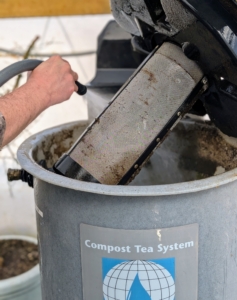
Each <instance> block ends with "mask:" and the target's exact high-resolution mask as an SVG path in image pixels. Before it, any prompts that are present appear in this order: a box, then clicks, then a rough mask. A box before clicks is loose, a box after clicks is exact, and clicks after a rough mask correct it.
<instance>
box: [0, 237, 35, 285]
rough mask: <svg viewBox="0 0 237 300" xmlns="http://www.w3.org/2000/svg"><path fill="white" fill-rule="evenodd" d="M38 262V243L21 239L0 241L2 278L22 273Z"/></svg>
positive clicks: (0, 277)
mask: <svg viewBox="0 0 237 300" xmlns="http://www.w3.org/2000/svg"><path fill="white" fill-rule="evenodd" d="M37 263H38V247H37V245H35V244H32V243H29V242H25V241H21V240H2V241H0V280H2V279H8V278H10V277H14V276H17V275H20V274H22V273H24V272H26V271H28V270H30V269H31V268H33V267H34V266H35V265H36V264H37Z"/></svg>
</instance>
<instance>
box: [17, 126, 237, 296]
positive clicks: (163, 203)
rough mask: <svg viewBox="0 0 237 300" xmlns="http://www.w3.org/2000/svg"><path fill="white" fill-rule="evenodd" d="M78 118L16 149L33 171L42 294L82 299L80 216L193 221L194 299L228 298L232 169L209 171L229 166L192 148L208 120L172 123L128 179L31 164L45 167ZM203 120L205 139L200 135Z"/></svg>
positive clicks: (233, 245)
mask: <svg viewBox="0 0 237 300" xmlns="http://www.w3.org/2000/svg"><path fill="white" fill-rule="evenodd" d="M85 126H86V123H83V122H81V123H79V124H78V123H72V124H67V125H62V126H59V127H56V128H53V129H49V130H46V131H43V132H42V133H40V134H37V135H35V136H32V137H31V138H29V139H28V140H26V141H25V142H24V143H23V144H22V145H21V147H20V148H19V151H18V159H19V162H20V164H21V166H22V167H23V168H24V169H25V170H27V171H28V172H29V173H30V174H32V175H33V176H34V177H35V180H34V184H35V187H34V190H35V201H36V210H37V212H38V213H37V228H38V237H39V247H40V253H41V273H42V294H43V299H47V300H56V299H57V300H65V299H75V300H76V299H77V300H82V299H83V294H82V293H83V286H82V276H81V248H80V231H79V225H80V224H81V223H84V224H89V225H94V226H100V227H106V228H113V229H126V230H128V229H130V230H144V229H158V228H171V227H177V226H184V225H189V224H194V223H197V224H199V250H198V252H199V259H198V281H199V282H198V299H199V300H203V299H212V300H236V295H237V284H236V278H237V264H236V261H237V235H236V233H237V197H236V192H237V182H236V179H237V169H236V168H234V169H232V170H230V171H227V172H225V173H223V174H221V175H217V176H213V175H214V173H218V170H219V169H220V168H219V167H221V168H222V170H224V169H225V168H226V169H228V168H231V167H230V165H228V163H230V162H228V163H227V165H226V166H224V167H223V165H222V166H221V165H220V162H218V160H217V161H211V162H210V161H209V160H208V159H207V158H205V157H201V156H200V151H201V150H202V151H204V150H205V149H207V148H208V145H207V144H209V146H211V140H210V141H209V140H208V139H209V138H210V139H211V137H212V135H213V131H212V130H213V129H212V127H207V125H204V124H198V123H194V122H189V121H185V122H182V123H181V124H179V125H178V127H177V129H175V131H174V132H173V133H172V134H171V135H170V137H169V138H168V139H167V141H166V142H165V143H164V144H163V145H162V146H161V148H160V149H158V150H157V151H156V153H155V154H154V155H153V157H152V159H151V161H150V163H149V164H147V166H146V167H145V168H144V170H142V172H141V173H140V174H139V176H138V177H137V178H136V180H135V181H134V182H133V183H132V185H130V186H105V185H100V184H93V183H87V182H79V181H76V180H72V179H69V178H65V177H62V176H59V175H56V174H54V173H52V172H49V171H47V170H45V169H44V168H42V167H40V166H39V165H38V163H37V162H39V161H40V160H41V159H45V160H46V162H47V166H48V167H51V166H52V165H53V163H54V162H55V161H56V160H57V159H58V158H59V156H60V155H61V154H62V153H63V152H65V151H66V150H67V149H68V148H69V146H70V145H72V143H73V141H74V140H75V139H76V138H77V137H78V136H79V135H80V134H81V133H82V132H83V130H84V129H85ZM208 128H210V132H211V133H210V134H209V136H205V138H204V140H206V141H207V144H206V145H205V144H203V143H202V142H203V141H201V140H200V137H202V136H203V135H204V133H205V132H206V130H207V131H208V130H209V129H208ZM197 132H199V133H198V134H196V133H197ZM214 142H215V140H214ZM212 146H213V147H212V149H213V151H214V153H215V154H216V153H220V154H221V153H223V149H222V148H221V147H222V145H221V144H220V143H219V141H218V140H217V143H216V144H215V143H214V145H212ZM205 147H206V148H205ZM227 150H228V149H227ZM227 150H226V151H227ZM231 151H232V152H231V153H232V154H233V155H234V153H235V152H234V151H235V149H232V150H231ZM204 152H205V151H204ZM220 156H221V155H220ZM215 157H218V155H215ZM234 159H235V157H234V156H233V157H232V161H234ZM221 163H223V161H222V162H221ZM204 177H207V178H204ZM201 178H204V179H201ZM197 179H200V180H197ZM92 284H93V283H92ZM92 300H94V299H92ZM178 300H179V299H178ZM182 300H184V299H182ZM189 300H190V299H189Z"/></svg>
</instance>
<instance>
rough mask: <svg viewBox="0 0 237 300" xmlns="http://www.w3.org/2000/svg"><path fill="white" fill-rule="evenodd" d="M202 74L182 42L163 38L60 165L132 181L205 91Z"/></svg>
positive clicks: (110, 180)
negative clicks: (161, 43) (185, 53)
mask: <svg viewBox="0 0 237 300" xmlns="http://www.w3.org/2000/svg"><path fill="white" fill-rule="evenodd" d="M202 79H203V73H202V71H201V69H200V68H199V67H198V65H197V64H196V63H195V62H194V61H192V60H189V59H188V58H187V57H186V56H185V55H184V54H183V52H182V49H181V48H180V47H178V46H176V45H174V44H171V43H164V44H163V45H162V46H161V47H160V48H159V49H156V50H155V51H154V52H153V53H152V54H150V55H149V57H148V58H147V59H146V60H145V61H144V63H143V64H142V65H141V66H140V67H139V68H138V70H137V71H136V72H135V74H133V76H132V77H131V78H130V79H129V80H128V82H127V83H126V84H125V85H124V86H123V87H122V88H121V89H120V91H119V92H118V93H117V94H116V95H115V96H114V98H113V100H112V101H111V103H110V104H109V106H108V107H107V108H106V109H105V110H104V111H103V113H102V114H101V115H100V116H99V117H98V118H97V119H96V120H95V121H94V122H93V123H92V124H91V125H90V126H89V128H88V129H87V131H86V132H85V133H84V134H83V135H82V136H81V137H80V138H79V140H78V141H77V142H76V144H75V145H74V146H73V147H72V149H71V150H70V151H69V152H68V154H67V155H64V157H63V158H62V159H61V161H60V162H59V163H58V164H56V169H57V170H58V172H60V173H61V174H64V175H66V176H68V177H72V178H77V179H83V178H82V177H83V176H84V175H85V173H86V174H89V175H90V176H89V177H88V176H87V177H88V178H92V177H93V178H94V179H95V181H97V182H100V183H103V184H110V185H117V184H126V183H128V182H129V181H131V180H132V179H133V178H134V177H135V175H136V174H137V173H138V172H139V170H140V169H141V167H142V165H143V164H144V163H145V162H146V160H147V159H148V158H149V157H150V155H151V154H152V152H153V151H154V149H155V148H157V147H158V146H159V145H160V144H161V142H162V141H163V140H164V138H165V137H166V135H167V134H168V133H169V131H170V130H172V127H174V126H175V124H176V123H177V122H178V121H179V120H180V119H181V118H182V116H183V115H184V114H185V113H186V112H187V111H188V110H189V109H190V107H191V106H192V105H193V103H194V102H195V100H196V98H197V96H198V95H199V94H200V93H202V92H203V90H204V85H203V81H202ZM65 166H67V168H69V169H70V168H71V169H72V170H73V171H72V170H69V169H68V170H66V168H65ZM83 174H84V175H83ZM80 177H81V178H80ZM84 177H85V176H84Z"/></svg>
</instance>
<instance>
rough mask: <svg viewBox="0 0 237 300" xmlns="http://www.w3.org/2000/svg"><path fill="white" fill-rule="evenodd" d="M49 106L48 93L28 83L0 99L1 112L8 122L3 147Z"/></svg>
mask: <svg viewBox="0 0 237 300" xmlns="http://www.w3.org/2000/svg"><path fill="white" fill-rule="evenodd" d="M47 105H48V95H47V92H46V91H44V90H43V89H42V88H41V89H40V88H38V87H37V86H35V85H33V84H32V83H26V84H24V85H23V86H21V87H20V88H18V89H16V90H15V91H14V92H12V93H10V94H7V95H6V96H4V97H1V98H0V112H1V114H2V115H3V116H4V118H5V121H6V130H5V134H4V137H3V142H2V145H1V146H2V147H3V146H5V145H6V144H7V143H9V142H10V141H11V140H13V139H14V138H15V137H16V136H17V135H18V134H19V133H20V132H21V131H22V130H24V129H25V128H26V127H27V126H28V125H29V124H30V123H31V122H32V121H33V120H34V119H35V118H36V117H37V116H38V115H39V114H40V113H41V112H42V111H43V110H44V109H46V108H47Z"/></svg>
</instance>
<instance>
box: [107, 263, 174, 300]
mask: <svg viewBox="0 0 237 300" xmlns="http://www.w3.org/2000/svg"><path fill="white" fill-rule="evenodd" d="M103 294H104V299H105V300H139V299H141V300H174V298H175V283H174V279H173V277H172V275H171V274H170V272H169V271H168V270H167V269H165V268H164V267H163V266H161V265H159V264H157V263H155V262H152V261H142V260H133V261H126V262H123V263H121V264H117V265H116V266H114V267H113V268H112V269H111V270H110V271H109V272H108V273H107V274H106V276H105V278H104V282H103Z"/></svg>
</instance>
